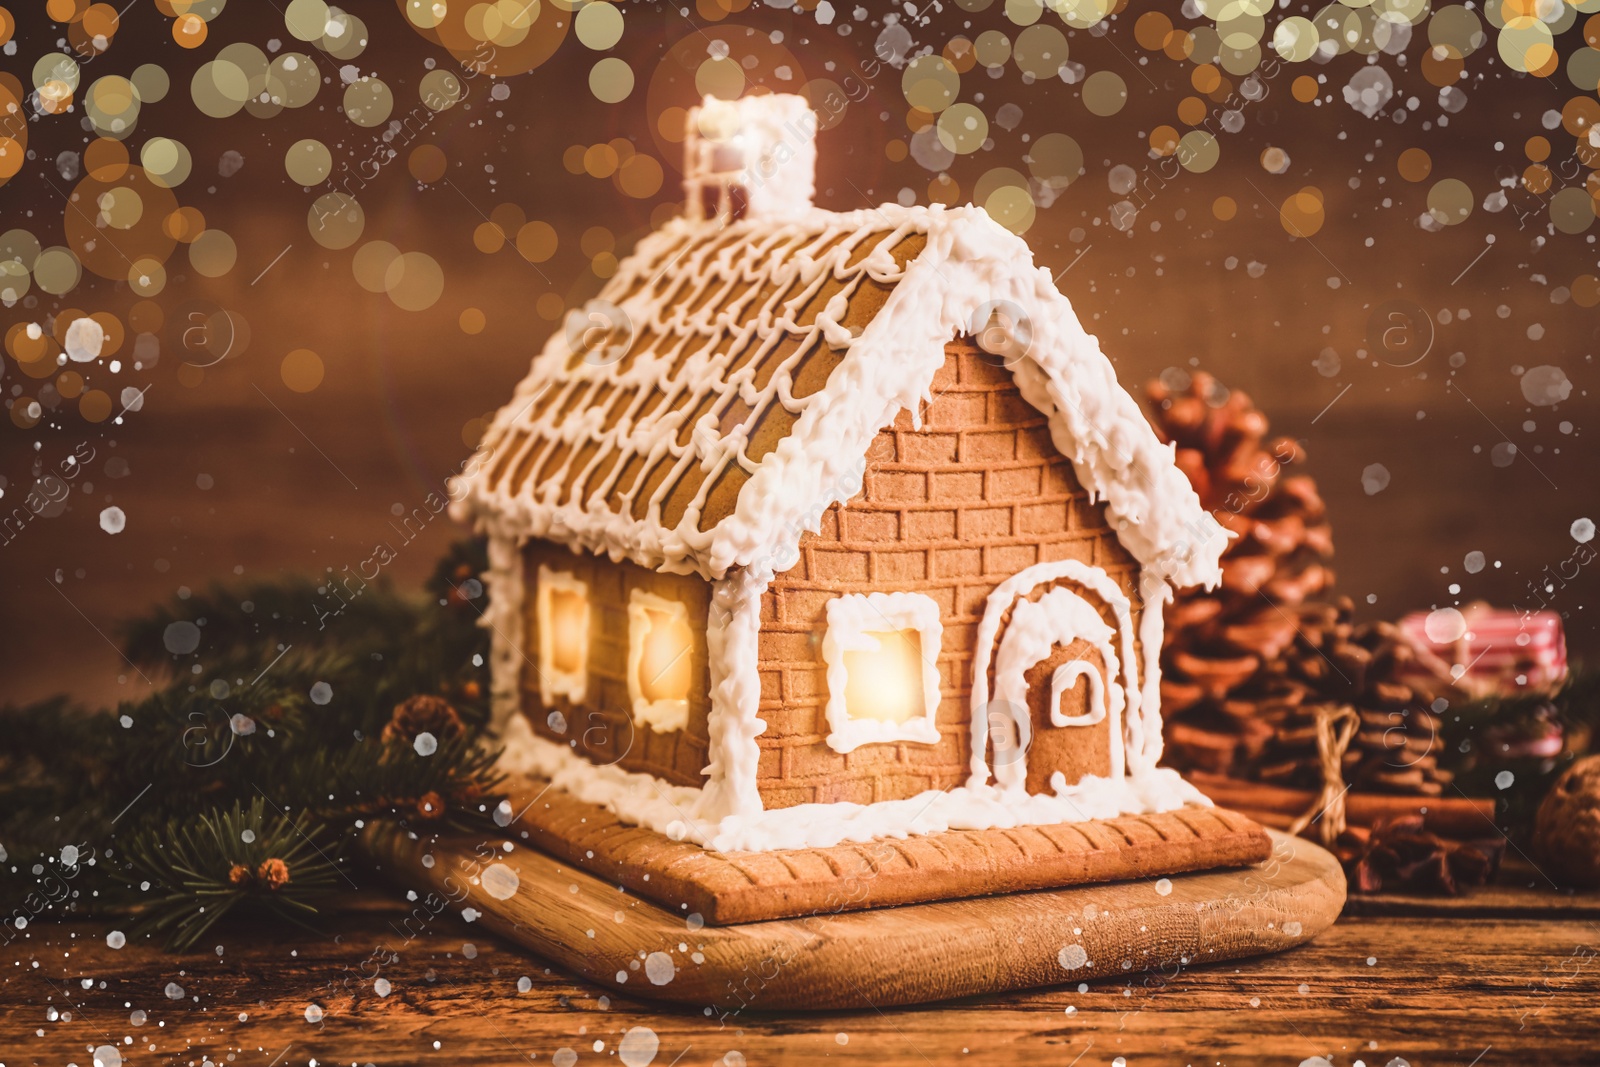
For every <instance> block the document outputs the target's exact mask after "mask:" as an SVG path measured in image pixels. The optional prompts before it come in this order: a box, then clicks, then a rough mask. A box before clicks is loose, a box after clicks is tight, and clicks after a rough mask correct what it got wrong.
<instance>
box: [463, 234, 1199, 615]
mask: <svg viewBox="0 0 1600 1067" xmlns="http://www.w3.org/2000/svg"><path fill="white" fill-rule="evenodd" d="M997 324H1001V325H1003V328H1004V333H1005V339H1004V341H1003V342H1002V343H1001V344H999V345H998V346H996V345H993V344H989V343H987V342H986V344H985V347H986V348H988V349H989V350H991V351H994V352H996V353H998V354H997V356H996V358H997V359H1004V361H1005V363H1006V365H1007V366H1008V367H1010V368H1011V369H1012V371H1013V373H1014V374H1015V375H1016V378H1017V382H1018V386H1019V388H1020V390H1021V391H1022V394H1023V395H1024V397H1026V398H1027V400H1028V401H1029V402H1030V403H1032V404H1033V405H1034V406H1036V407H1038V408H1039V409H1040V410H1041V411H1043V412H1045V413H1046V414H1047V415H1048V416H1049V417H1050V428H1051V436H1052V439H1053V441H1054V443H1055V445H1056V447H1057V448H1059V449H1060V450H1061V451H1062V453H1063V454H1064V455H1065V456H1067V457H1068V458H1069V459H1071V461H1072V462H1073V465H1074V468H1075V470H1076V472H1077V475H1078V478H1079V480H1080V481H1081V482H1082V484H1083V485H1084V487H1085V488H1086V489H1088V490H1089V492H1090V493H1091V494H1092V495H1093V496H1095V497H1096V498H1097V499H1104V500H1105V502H1106V511H1107V516H1108V519H1109V521H1110V522H1111V524H1112V526H1113V528H1114V529H1116V531H1117V533H1118V535H1119V538H1120V539H1121V540H1122V542H1123V543H1124V545H1125V546H1126V547H1127V548H1128V549H1129V551H1130V552H1131V553H1132V554H1133V555H1134V557H1135V558H1137V559H1138V560H1139V561H1140V562H1141V564H1143V565H1144V566H1145V567H1147V568H1150V569H1153V570H1154V571H1155V572H1156V573H1158V574H1160V575H1161V576H1162V577H1164V578H1165V579H1166V580H1168V581H1170V582H1172V583H1173V584H1175V585H1190V584H1199V583H1206V584H1211V583H1213V582H1215V581H1216V580H1217V578H1218V576H1219V571H1218V566H1217V560H1218V557H1219V556H1220V554H1221V551H1222V548H1223V547H1224V545H1225V543H1226V536H1225V535H1224V534H1223V533H1222V532H1221V530H1220V527H1218V526H1217V524H1216V522H1215V520H1214V519H1212V517H1211V516H1210V515H1209V513H1207V512H1206V511H1205V510H1204V509H1203V508H1202V507H1201V506H1200V502H1199V499H1198V498H1197V497H1196V495H1195V493H1194V491H1193V490H1192V489H1191V488H1190V486H1189V483H1188V480H1187V479H1186V478H1185V477H1184V476H1183V474H1182V473H1181V472H1180V471H1179V470H1178V469H1177V467H1176V466H1175V465H1174V462H1173V458H1172V453H1171V450H1170V448H1169V447H1167V446H1164V445H1162V444H1161V443H1160V442H1159V441H1158V440H1157V438H1156V435H1155V433H1154V432H1153V431H1152V430H1151V429H1150V426H1149V424H1148V423H1147V422H1146V421H1145V419H1144V416H1143V414H1142V413H1141V411H1140V409H1139V406H1138V404H1137V403H1136V402H1135V401H1134V400H1133V398H1132V397H1131V396H1129V395H1128V393H1127V392H1126V391H1125V390H1123V389H1122V387H1121V386H1120V385H1119V384H1118V383H1117V380H1116V374H1115V372H1114V370H1113V369H1112V366H1111V364H1110V361H1109V360H1107V359H1106V357H1105V356H1104V355H1103V354H1102V353H1101V352H1100V349H1099V345H1098V344H1097V342H1096V341H1095V339H1094V338H1093V337H1092V336H1090V335H1089V334H1087V333H1085V332H1084V330H1083V327H1082V325H1081V324H1080V323H1079V321H1078V318H1077V316H1076V315H1075V314H1074V313H1073V310H1072V307H1071V305H1070V303H1069V302H1068V301H1067V299H1066V298H1065V297H1064V296H1062V295H1061V294H1060V292H1058V291H1057V289H1056V288H1055V285H1054V283H1053V282H1052V280H1051V277H1050V274H1049V272H1048V271H1045V270H1043V269H1041V268H1035V267H1034V266H1033V264H1032V254H1031V252H1030V251H1029V249H1028V246H1027V245H1026V243H1025V242H1023V241H1022V240H1021V238H1019V237H1017V236H1015V235H1013V234H1011V233H1010V232H1008V231H1007V230H1005V229H1004V228H1002V227H1001V226H999V225H998V224H997V223H995V222H994V221H993V220H991V219H990V218H989V217H988V215H987V214H986V213H985V212H984V211H982V210H981V209H979V208H974V207H965V208H956V209H948V210H947V209H943V208H940V207H898V206H894V205H886V206H883V207H879V208H872V209H867V210H862V211H854V212H843V213H839V212H830V211H825V210H821V209H816V208H811V209H808V210H806V211H805V212H803V213H802V214H800V215H798V216H797V217H791V218H785V219H771V218H745V219H742V220H740V221H735V222H727V221H716V220H702V219H695V218H680V219H676V220H674V221H672V222H671V223H669V224H667V225H666V226H664V227H663V228H662V229H660V230H658V231H657V232H655V233H653V234H651V235H649V236H648V237H646V238H645V239H644V240H643V241H641V242H640V244H639V246H638V248H637V249H636V251H635V252H634V254H633V255H631V256H630V257H628V258H627V259H626V260H625V261H624V262H623V263H622V264H621V266H620V267H619V269H618V271H617V273H616V275H615V276H614V277H612V279H611V280H610V281H609V282H608V283H607V284H606V286H605V287H604V289H603V290H602V291H601V293H600V295H599V297H597V298H596V299H595V300H593V301H591V302H590V303H589V304H587V305H586V306H585V307H584V308H583V309H581V310H579V311H577V312H574V313H573V314H572V316H570V317H569V320H568V324H567V328H566V329H565V330H563V331H559V332H558V333H557V334H556V335H555V336H554V337H552V338H551V339H550V341H549V342H548V343H547V344H546V345H545V347H544V350H543V351H542V352H541V353H540V355H539V356H538V357H537V358H536V359H535V360H534V363H533V367H532V369H531V370H530V372H529V373H528V375H527V377H526V378H524V379H523V381H522V383H521V384H520V385H519V386H518V388H517V391H516V395H515V396H514V397H513V399H512V401H511V402H510V403H509V404H507V405H506V406H505V407H504V408H503V409H501V411H500V412H499V414H498V415H497V416H496V417H495V419H494V422H493V424H492V426H491V428H490V430H489V431H488V433H487V434H486V436H485V438H484V441H483V444H482V446H481V448H480V454H479V457H478V458H479V462H478V463H476V464H474V465H473V468H472V472H471V473H470V474H469V475H466V476H464V482H465V485H464V486H461V487H458V489H460V490H464V491H461V492H458V493H457V495H458V496H461V497H462V500H461V504H460V505H459V513H460V514H461V515H462V517H466V516H471V517H474V518H476V519H477V520H478V521H479V523H480V524H481V525H482V526H483V527H485V528H487V529H489V530H490V531H491V532H497V533H501V534H505V535H507V536H512V537H516V538H521V537H528V536H534V537H543V538H547V539H550V540H554V541H559V542H563V543H566V544H568V545H571V546H573V547H577V548H583V549H587V550H589V551H592V552H596V553H606V554H609V555H611V556H612V557H613V558H628V559H631V560H633V561H635V562H637V563H639V564H641V565H644V566H648V567H653V568H659V569H662V570H666V571H673V572H679V573H692V572H698V573H700V574H702V575H704V576H706V577H708V578H720V577H722V576H723V575H724V574H726V573H727V571H728V570H729V569H730V568H733V567H760V568H767V569H770V570H771V571H772V572H778V571H782V570H784V569H786V568H788V567H789V566H792V565H793V563H794V562H795V560H796V559H797V556H798V546H799V540H800V537H801V535H802V533H804V532H805V531H806V530H814V529H816V528H817V526H818V524H819V521H820V518H821V515H822V513H823V511H824V510H825V509H826V508H827V507H828V506H829V505H831V504H833V503H835V502H838V501H845V500H849V499H850V498H851V497H853V496H854V495H855V494H856V493H857V492H858V491H859V490H860V488H861V481H862V474H863V471H864V469H865V456H866V453H867V449H868V446H869V444H870V442H871V440H872V438H873V436H874V435H875V434H876V433H877V432H878V431H879V430H880V429H881V428H883V427H884V426H887V425H889V424H890V423H891V422H892V421H893V419H894V418H895V416H896V415H897V414H898V413H899V411H900V410H901V409H910V410H912V411H913V412H916V411H917V409H918V407H919V406H920V404H921V402H922V401H923V400H925V399H927V398H928V394H929V389H930V388H931V384H932V381H933V378H934V374H935V372H936V371H937V370H938V369H939V367H940V366H941V365H942V363H943V360H944V347H943V346H944V344H945V342H946V341H948V340H949V339H950V338H951V337H952V336H955V335H958V334H974V335H975V334H980V333H987V332H988V331H992V330H993V329H995V328H996V325H997ZM586 329H587V331H588V332H587V336H585V330H586Z"/></svg>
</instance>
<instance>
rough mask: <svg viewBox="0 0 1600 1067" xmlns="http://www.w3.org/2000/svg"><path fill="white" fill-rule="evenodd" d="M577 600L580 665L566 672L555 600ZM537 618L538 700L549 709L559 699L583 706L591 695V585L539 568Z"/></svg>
mask: <svg viewBox="0 0 1600 1067" xmlns="http://www.w3.org/2000/svg"><path fill="white" fill-rule="evenodd" d="M558 594H560V595H564V596H576V597H578V598H580V599H581V601H582V603H583V609H582V613H581V614H580V616H579V620H580V621H579V629H580V631H581V633H580V636H579V637H578V639H577V665H576V667H575V668H573V669H565V668H563V667H561V666H560V665H558V662H557V660H558V656H557V648H556V626H555V624H554V621H553V618H552V616H553V615H554V609H555V604H554V601H555V598H556V596H557V595H558ZM534 616H535V622H536V625H537V626H538V628H539V699H540V701H541V702H542V703H544V704H546V705H551V704H554V703H555V700H556V698H557V697H566V698H567V699H568V700H570V701H571V702H572V703H574V704H582V703H583V702H584V699H585V698H586V697H587V696H588V695H589V639H590V637H591V635H592V633H593V625H592V624H593V620H594V606H593V604H592V603H591V602H590V600H589V583H588V582H585V581H583V580H582V579H580V578H579V577H577V575H575V574H573V573H572V572H571V571H558V570H555V569H553V568H551V567H548V566H546V565H545V564H543V563H541V564H539V579H538V585H537V586H536V587H535V589H534Z"/></svg>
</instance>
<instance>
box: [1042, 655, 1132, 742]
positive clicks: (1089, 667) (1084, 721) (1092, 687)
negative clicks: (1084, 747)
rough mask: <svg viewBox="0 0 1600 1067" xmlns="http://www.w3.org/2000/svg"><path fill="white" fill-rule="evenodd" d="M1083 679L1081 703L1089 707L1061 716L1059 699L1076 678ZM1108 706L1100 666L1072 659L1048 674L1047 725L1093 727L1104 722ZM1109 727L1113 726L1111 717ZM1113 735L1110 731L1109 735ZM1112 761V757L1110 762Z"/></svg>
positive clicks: (1075, 685)
mask: <svg viewBox="0 0 1600 1067" xmlns="http://www.w3.org/2000/svg"><path fill="white" fill-rule="evenodd" d="M1079 678H1087V679H1088V682H1087V683H1085V684H1086V685H1087V686H1088V690H1089V695H1088V699H1087V700H1086V701H1085V702H1084V703H1086V704H1087V705H1088V707H1089V710H1088V711H1086V712H1084V713H1083V714H1082V715H1063V714H1062V713H1061V698H1062V697H1063V696H1065V695H1066V694H1067V693H1069V692H1071V691H1072V690H1074V689H1076V688H1077V687H1078V679H1079ZM1110 710H1111V709H1110V707H1109V706H1108V705H1107V702H1106V679H1105V675H1103V674H1101V673H1100V669H1099V668H1098V667H1096V666H1095V665H1094V664H1093V663H1090V662H1089V661H1088V660H1083V659H1075V660H1071V661H1069V662H1067V663H1063V664H1062V665H1061V666H1059V667H1057V668H1056V669H1055V671H1054V672H1053V673H1052V674H1051V675H1050V725H1052V726H1094V725H1095V724H1096V723H1100V722H1104V721H1105V717H1106V715H1107V714H1109V713H1110ZM1112 729H1113V730H1115V729H1116V722H1115V720H1113V721H1112ZM1112 736H1113V737H1115V736H1116V735H1115V734H1114V733H1113V735H1112ZM1112 762H1113V763H1115V762H1116V761H1115V759H1113V761H1112Z"/></svg>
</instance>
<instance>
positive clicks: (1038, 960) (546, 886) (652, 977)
mask: <svg viewBox="0 0 1600 1067" xmlns="http://www.w3.org/2000/svg"><path fill="white" fill-rule="evenodd" d="M1272 837H1273V846H1274V847H1273V854H1272V856H1271V858H1269V859H1268V860H1267V861H1266V862H1265V863H1261V864H1258V865H1256V866H1254V867H1246V868H1242V869H1234V870H1225V871H1207V872H1203V873H1198V874H1183V875H1175V876H1173V877H1171V878H1162V879H1146V880H1143V881H1134V882H1116V883H1110V884H1105V885H1094V886H1076V887H1072V888H1067V889H1046V890H1036V891H1033V892H1026V893H1014V894H1008V895H1003V896H993V897H978V898H973V899H967V900H947V901H939V902H935V903H928V904H910V905H905V906H902V907H895V908H878V909H873V910H869V911H857V912H826V913H815V914H811V915H806V916H801V917H798V918H792V919H776V920H771V921H767V922H752V923H742V924H738V925H731V926H708V925H705V924H704V922H703V918H702V917H701V916H698V915H694V914H690V913H687V906H686V905H685V906H684V908H683V909H682V910H680V911H670V910H667V909H665V908H662V907H661V906H659V905H657V904H654V903H652V902H651V901H649V900H647V899H645V898H643V897H640V896H637V895H635V894H633V893H631V892H629V891H628V890H627V889H625V888H624V887H622V886H618V885H613V884H609V883H606V882H603V881H600V880H599V879H597V878H594V877H592V876H590V875H588V874H586V873H584V872H582V871H580V870H577V869H575V868H574V867H573V866H571V865H570V864H567V863H564V862H561V861H559V860H556V859H553V858H551V857H549V856H546V855H545V854H543V853H541V852H538V851H536V850H533V849H530V848H528V847H527V846H525V845H524V846H517V847H515V848H514V849H513V850H512V851H510V852H507V851H504V849H505V847H506V845H507V844H508V842H505V841H502V840H500V839H498V838H496V839H488V840H483V839H479V838H474V837H461V836H441V837H418V836H416V835H415V834H412V833H409V832H407V831H405V830H402V829H400V828H398V827H396V826H394V825H392V824H380V825H377V826H374V827H372V828H370V829H369V830H368V832H367V836H366V838H365V839H364V840H365V844H366V848H367V851H368V853H369V854H370V855H371V856H372V858H373V860H374V861H375V862H377V863H378V864H379V865H380V866H382V867H383V868H384V869H385V870H386V871H387V872H388V873H389V874H391V875H392V876H393V877H394V878H396V879H397V880H398V881H399V882H401V883H402V884H403V885H407V886H409V887H411V888H413V889H415V890H416V891H417V899H416V901H415V902H414V907H415V912H414V915H413V917H412V919H410V920H402V921H400V922H398V923H396V924H394V925H395V928H396V931H397V932H398V933H400V934H402V936H404V934H405V932H406V930H407V929H409V928H410V927H411V926H413V925H414V926H416V928H417V929H419V930H420V929H423V928H425V927H426V926H427V924H428V922H429V921H430V920H431V919H432V918H433V917H434V916H436V915H438V914H440V913H450V914H456V915H465V917H467V918H470V919H471V920H472V921H474V922H477V923H482V924H483V925H485V926H487V927H489V928H490V929H492V930H494V931H495V932H496V933H498V934H500V935H501V936H503V937H505V938H507V939H509V940H511V941H513V942H516V943H518V944H520V945H522V946H524V947H525V948H527V949H529V950H530V951H532V952H534V953H537V954H538V955H540V956H543V957H544V958H546V959H548V960H550V961H552V962H554V963H556V964H559V965H560V966H562V967H564V968H565V969H567V970H569V971H572V972H573V973H575V974H578V975H581V976H583V977H584V978H586V979H588V980H589V981H591V982H593V983H595V984H596V985H598V986H600V987H602V988H604V989H608V990H616V991H617V992H620V993H626V994H628V995H630V996H636V997H648V998H652V999H657V1000H666V1001H673V1002H676V1003H679V1004H686V1005H691V1006H694V1007H698V1008H700V1009H702V1011H703V1012H704V1013H705V1014H706V1015H708V1016H711V1017H718V1018H723V1019H726V1018H728V1017H730V1016H733V1015H736V1014H737V1013H739V1012H742V1011H747V1010H755V1011H797V1010H799V1011H804V1010H821V1009H836V1008H868V1007H880V1008H881V1007H887V1006H889V1005H896V1004H919V1003H924V1002H927V1001H935V1000H946V999H950V998H955V997H966V996H973V995H976V994H982V993H991V992H997V991H1000V990H1007V989H1024V988H1031V987H1035V986H1046V985H1056V984H1061V983H1067V982H1079V981H1084V980H1087V979H1089V978H1097V977H1101V976H1104V975H1109V974H1129V973H1131V972H1142V971H1154V972H1156V973H1155V974H1152V975H1150V976H1148V977H1146V978H1144V979H1141V981H1144V982H1157V981H1162V982H1164V981H1171V980H1172V979H1173V978H1174V977H1175V974H1176V972H1177V971H1181V970H1183V969H1185V968H1187V967H1191V966H1196V965H1202V964H1207V963H1213V962H1216V961H1218V960H1228V959H1237V958H1239V957H1242V956H1256V955H1261V954H1264V953H1268V952H1279V951H1282V950H1284V949H1287V948H1291V947H1293V946H1295V945H1298V944H1301V943H1303V942H1305V941H1308V940H1310V939H1311V938H1313V937H1315V936H1316V935H1317V934H1319V933H1321V932H1322V931H1323V930H1325V929H1327V928H1328V927H1329V926H1331V925H1332V924H1333V921H1334V920H1335V919H1336V918H1337V917H1338V915H1339V911H1340V908H1341V907H1342V906H1343V904H1344V899H1345V881H1344V874H1343V872H1342V871H1341V870H1340V869H1339V864H1338V862H1337V861H1336V860H1335V859H1334V858H1333V856H1331V855H1330V854H1328V853H1327V852H1326V851H1324V850H1323V849H1321V848H1319V847H1317V846H1316V845H1314V844H1312V843H1310V842H1308V841H1305V840H1303V839H1300V838H1291V837H1288V836H1286V835H1283V834H1280V833H1277V832H1273V833H1272Z"/></svg>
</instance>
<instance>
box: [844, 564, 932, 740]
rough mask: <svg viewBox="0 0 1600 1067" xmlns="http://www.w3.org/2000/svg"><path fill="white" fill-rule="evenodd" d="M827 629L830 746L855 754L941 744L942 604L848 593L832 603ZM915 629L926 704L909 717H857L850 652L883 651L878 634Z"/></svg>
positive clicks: (921, 597) (915, 596)
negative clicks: (867, 748)
mask: <svg viewBox="0 0 1600 1067" xmlns="http://www.w3.org/2000/svg"><path fill="white" fill-rule="evenodd" d="M827 621H828V628H827V632H826V633H825V634H824V635H823V638H822V659H823V662H824V663H826V664H827V668H828V704H827V718H828V727H829V733H828V737H827V744H828V747H829V748H831V749H833V750H834V751H835V752H840V753H845V752H851V751H853V750H855V749H857V748H860V747H861V746H862V745H881V744H892V743H895V742H901V741H909V742H912V743H914V744H922V745H936V744H938V743H939V727H938V725H937V719H938V714H939V703H940V699H941V695H940V684H939V683H940V679H939V666H938V658H939V652H940V649H941V642H942V641H943V638H944V627H943V625H942V624H941V623H940V621H939V605H938V603H937V602H936V601H935V600H934V599H933V598H932V597H929V596H926V595H925V594H922V593H846V594H844V595H842V596H837V597H835V598H833V599H832V600H830V601H828V605H827ZM908 630H909V631H912V632H915V633H916V634H917V636H918V638H919V649H918V659H919V660H920V661H921V675H920V680H921V682H922V707H921V708H920V709H918V710H917V711H916V712H914V713H913V714H912V715H911V716H910V717H908V718H906V719H905V720H904V721H900V722H896V721H894V720H892V719H881V718H870V717H859V718H858V717H856V716H853V715H851V713H850V709H849V704H848V700H847V692H848V689H849V683H850V665H849V662H848V660H849V657H848V654H849V653H852V652H878V651H881V650H882V647H881V645H880V643H879V641H878V640H877V639H876V638H874V637H873V636H872V634H874V633H885V632H903V631H908Z"/></svg>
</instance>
